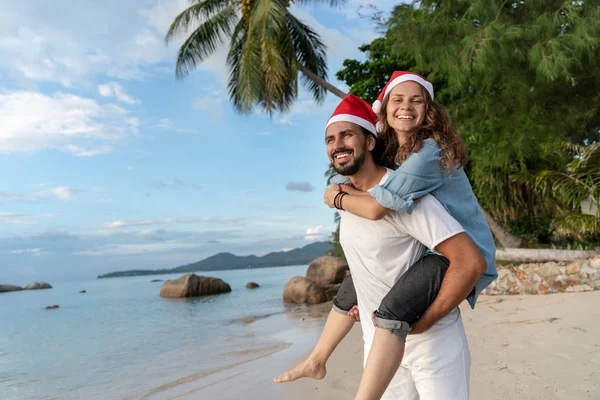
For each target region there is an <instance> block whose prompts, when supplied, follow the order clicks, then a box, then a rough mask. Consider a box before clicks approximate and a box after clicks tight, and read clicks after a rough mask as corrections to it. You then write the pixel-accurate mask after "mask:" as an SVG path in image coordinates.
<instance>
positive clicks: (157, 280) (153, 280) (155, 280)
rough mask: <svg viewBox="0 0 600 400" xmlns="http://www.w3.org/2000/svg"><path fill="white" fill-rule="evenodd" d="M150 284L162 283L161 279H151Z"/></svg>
mask: <svg viewBox="0 0 600 400" xmlns="http://www.w3.org/2000/svg"><path fill="white" fill-rule="evenodd" d="M150 282H162V279H152V280H151V281H150Z"/></svg>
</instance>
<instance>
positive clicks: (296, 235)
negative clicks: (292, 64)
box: [0, 0, 397, 285]
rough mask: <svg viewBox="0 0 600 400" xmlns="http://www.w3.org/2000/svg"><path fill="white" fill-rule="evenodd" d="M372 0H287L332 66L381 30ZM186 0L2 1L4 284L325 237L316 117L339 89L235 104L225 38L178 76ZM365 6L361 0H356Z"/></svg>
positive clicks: (323, 157) (327, 219)
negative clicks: (178, 21)
mask: <svg viewBox="0 0 600 400" xmlns="http://www.w3.org/2000/svg"><path fill="white" fill-rule="evenodd" d="M371 2H372V0H349V1H348V3H347V5H346V6H345V7H344V8H337V9H335V8H329V7H326V6H324V5H319V6H317V5H313V6H302V7H297V6H293V7H292V10H293V13H294V15H296V16H297V17H298V18H299V19H301V20H302V21H304V22H305V23H307V24H308V25H309V26H311V27H312V28H313V29H315V30H316V31H317V32H318V33H319V34H320V35H321V37H322V39H323V40H324V42H325V43H326V44H327V45H328V47H329V50H328V53H327V56H328V59H327V60H328V67H329V78H330V81H332V83H334V84H335V85H336V86H338V87H339V88H340V89H342V90H347V86H345V85H344V84H343V83H341V82H338V81H336V80H335V72H336V71H338V70H339V69H341V68H342V62H343V60H344V59H347V58H357V59H362V58H363V55H362V54H361V53H360V52H359V51H358V47H359V46H360V45H361V44H363V43H368V42H370V41H372V40H373V39H374V38H375V37H377V36H379V33H378V32H377V27H376V26H375V25H374V24H373V22H372V21H371V20H370V19H369V18H365V17H361V16H360V15H361V14H368V13H369V8H368V5H369V3H371ZM395 3H397V1H388V0H378V1H377V7H378V8H379V9H380V10H382V11H389V10H391V8H392V6H393V4H395ZM187 5H188V1H187V0H118V1H117V0H103V1H92V0H82V1H75V2H74V1H67V0H54V1H51V2H49V1H46V0H30V1H15V0H0V171H1V172H0V176H1V180H0V182H1V183H0V283H10V284H22V285H24V284H27V283H29V282H31V281H33V280H50V281H51V280H69V279H85V278H93V277H95V276H96V275H98V274H101V273H106V272H111V271H116V270H125V269H140V268H141V269H156V268H172V267H176V266H179V265H182V264H187V263H191V262H195V261H198V260H201V259H204V258H206V257H208V256H210V255H213V254H215V253H218V252H231V253H234V254H236V255H248V254H256V255H263V254H266V253H268V252H271V251H284V250H287V249H292V248H296V247H301V246H304V245H307V244H309V243H312V242H314V241H321V240H328V239H329V236H330V233H331V232H332V231H333V230H334V229H335V226H334V222H333V217H334V212H333V211H332V210H331V209H329V208H328V207H327V206H326V205H324V204H323V201H322V193H323V190H324V189H325V178H324V172H325V170H326V168H327V166H328V159H327V154H326V152H325V145H324V140H323V137H324V126H325V123H326V121H327V118H328V117H329V116H330V115H331V113H332V111H333V110H334V108H335V106H336V105H337V103H338V102H339V99H338V98H336V97H335V96H333V95H327V98H326V100H325V102H324V104H322V105H318V104H316V103H315V102H314V101H313V100H312V99H311V98H310V96H309V95H308V94H306V93H304V92H302V93H300V96H299V100H298V101H297V103H296V104H295V105H294V106H293V107H292V109H291V110H290V111H289V112H288V113H286V114H284V115H273V116H272V117H269V116H268V115H266V114H264V113H260V112H259V111H256V112H255V113H253V114H252V115H249V116H242V115H240V114H238V113H236V112H235V111H234V110H233V108H232V106H231V105H230V103H229V100H228V96H227V86H226V84H227V74H228V71H227V69H226V66H225V56H226V52H227V48H226V47H225V46H223V47H222V48H221V49H219V50H218V51H217V52H216V53H215V54H214V55H213V56H211V57H210V58H209V59H207V60H206V61H205V62H204V63H203V64H202V65H200V66H199V67H198V69H197V70H196V71H195V72H193V73H192V74H191V75H190V76H189V77H188V78H186V79H185V80H183V81H178V80H176V79H175V59H176V54H177V50H178V48H179V45H180V44H181V43H182V40H183V39H184V38H185V36H182V38H180V39H178V40H175V41H173V42H172V43H170V44H169V45H168V46H167V45H165V42H164V36H165V33H166V31H167V29H168V27H169V25H170V23H171V22H172V21H173V19H174V18H175V16H176V15H178V14H179V13H180V12H181V11H182V10H184V9H185V7H186V6H187ZM365 7H366V8H365Z"/></svg>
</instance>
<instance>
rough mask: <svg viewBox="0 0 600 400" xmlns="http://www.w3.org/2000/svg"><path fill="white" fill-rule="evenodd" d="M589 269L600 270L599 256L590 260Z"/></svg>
mask: <svg viewBox="0 0 600 400" xmlns="http://www.w3.org/2000/svg"><path fill="white" fill-rule="evenodd" d="M589 266H590V268H594V269H600V256H596V257H594V258H592V259H591V260H590V263H589Z"/></svg>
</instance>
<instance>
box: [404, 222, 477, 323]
mask: <svg viewBox="0 0 600 400" xmlns="http://www.w3.org/2000/svg"><path fill="white" fill-rule="evenodd" d="M435 250H436V251H438V252H439V253H441V254H442V255H443V256H445V257H446V258H447V259H448V261H450V265H449V267H448V270H447V271H446V275H445V276H444V280H443V281H442V286H441V288H440V291H439V293H438V295H437V297H436V298H435V300H434V301H433V303H431V305H430V306H429V308H428V309H427V310H426V311H425V312H424V313H423V315H421V317H420V318H419V319H418V320H417V322H415V323H414V324H413V326H412V330H411V332H410V333H411V334H416V333H422V332H425V331H426V330H427V329H429V328H431V327H432V326H433V325H434V324H435V323H436V322H437V321H439V320H440V319H442V318H443V317H444V316H445V315H446V314H448V313H449V312H450V311H452V310H453V309H454V308H456V307H457V306H458V305H459V304H460V303H461V302H462V301H463V300H464V299H466V298H467V296H468V295H469V293H471V291H472V290H473V288H474V287H475V284H476V283H477V281H478V280H479V278H481V276H482V275H483V273H484V272H485V270H486V267H487V265H486V262H485V259H484V258H483V256H482V255H481V252H480V251H479V249H478V248H477V246H476V245H475V243H473V241H472V240H471V238H469V236H468V235H467V234H466V233H464V232H463V233H459V234H457V235H455V236H452V237H451V238H449V239H446V240H445V241H443V242H442V243H440V244H438V245H437V246H436V248H435Z"/></svg>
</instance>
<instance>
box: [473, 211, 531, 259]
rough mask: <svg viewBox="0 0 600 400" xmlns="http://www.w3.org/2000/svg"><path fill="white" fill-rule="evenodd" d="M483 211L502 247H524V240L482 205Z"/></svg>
mask: <svg viewBox="0 0 600 400" xmlns="http://www.w3.org/2000/svg"><path fill="white" fill-rule="evenodd" d="M480 208H481V211H483V215H484V216H485V220H486V221H487V223H488V225H489V226H490V230H491V231H492V235H494V237H495V238H496V240H497V241H498V242H499V243H500V245H501V246H502V247H504V248H505V249H509V248H510V249H515V248H519V247H523V242H524V240H523V239H522V238H520V237H518V236H515V235H513V234H512V233H510V231H509V230H508V229H506V228H505V227H504V226H502V225H500V223H499V222H498V221H496V220H495V219H494V217H492V216H491V215H490V213H488V212H487V211H486V210H485V209H484V208H483V207H481V206H480Z"/></svg>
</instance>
